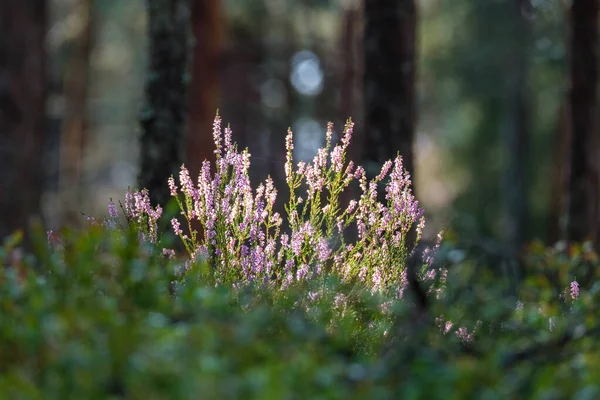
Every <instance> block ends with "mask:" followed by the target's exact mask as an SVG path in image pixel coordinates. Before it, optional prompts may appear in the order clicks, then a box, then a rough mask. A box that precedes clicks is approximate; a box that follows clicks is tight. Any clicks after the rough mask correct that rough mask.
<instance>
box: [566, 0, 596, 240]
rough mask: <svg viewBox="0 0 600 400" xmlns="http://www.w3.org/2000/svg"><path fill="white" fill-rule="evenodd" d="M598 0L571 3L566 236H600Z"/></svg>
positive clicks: (581, 237)
mask: <svg viewBox="0 0 600 400" xmlns="http://www.w3.org/2000/svg"><path fill="white" fill-rule="evenodd" d="M598 9H599V1H598V0H576V1H573V2H572V6H571V15H570V18H571V27H570V38H569V39H570V48H571V54H570V56H571V89H570V93H569V95H570V103H571V121H570V123H571V132H572V135H571V138H572V140H571V160H570V173H569V207H568V218H567V231H566V237H567V240H569V241H583V240H586V239H591V240H594V241H597V239H598V222H599V221H598V202H599V198H598V166H597V158H598V150H597V140H596V127H597V121H596V112H597V107H596V106H597V85H598V56H597V54H598Z"/></svg>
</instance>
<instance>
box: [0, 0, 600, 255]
mask: <svg viewBox="0 0 600 400" xmlns="http://www.w3.org/2000/svg"><path fill="white" fill-rule="evenodd" d="M597 23H598V1H597V0H576V1H572V2H569V1H561V0H476V1H473V0H365V1H364V2H363V1H359V0H172V1H166V0H146V1H144V0H21V1H9V0H4V1H1V2H0V164H1V165H2V168H1V170H2V171H1V172H0V197H1V199H2V200H1V204H0V219H1V221H0V225H1V226H2V227H1V228H0V236H4V235H6V234H7V233H9V232H10V231H11V230H14V229H16V228H17V227H19V226H22V225H23V224H25V223H26V222H25V221H27V219H28V218H29V217H30V216H31V215H32V214H35V213H36V210H41V215H42V218H43V221H44V223H45V224H46V225H47V226H48V228H52V229H56V228H59V227H61V226H63V225H66V224H69V225H78V224H83V223H85V219H84V218H83V217H82V216H81V212H85V213H86V214H89V215H97V216H100V215H103V214H106V212H107V211H106V205H107V203H108V200H109V198H111V197H112V198H113V199H115V200H118V199H122V198H123V197H124V193H125V191H126V189H127V187H128V186H132V187H135V186H138V184H144V185H146V186H153V185H154V186H156V185H157V183H156V180H157V179H158V181H159V182H162V185H163V190H165V191H166V190H167V189H166V184H167V183H166V177H168V176H169V175H170V174H171V173H172V172H173V168H175V171H177V169H178V167H179V165H180V164H181V162H182V161H185V163H186V165H188V166H189V167H190V168H191V169H192V170H193V171H194V175H195V171H197V170H198V169H199V167H200V163H201V161H202V160H203V159H204V158H210V157H211V153H212V150H213V145H212V136H211V135H212V121H213V118H214V115H215V112H216V110H217V108H218V109H219V110H220V115H221V116H222V117H223V120H224V122H225V123H226V124H227V123H230V124H231V128H232V129H233V134H234V138H235V140H236V141H237V142H238V143H239V144H240V147H241V148H244V147H246V146H248V147H249V150H250V152H251V154H252V179H253V182H257V181H258V180H259V179H264V178H265V177H266V176H267V174H271V176H273V177H274V179H276V181H277V184H278V187H279V188H280V189H283V188H284V187H285V186H283V185H284V170H283V163H284V160H285V145H284V138H285V135H286V131H287V128H288V126H291V128H292V130H293V131H294V134H295V138H296V148H295V156H296V158H297V159H306V160H308V159H312V157H313V155H314V154H315V152H316V149H317V148H318V147H319V146H321V145H323V143H324V139H325V135H324V133H325V128H326V124H327V122H328V121H333V122H334V123H335V124H336V125H335V127H336V128H335V133H336V135H337V137H338V138H339V134H340V133H341V130H342V128H343V126H344V122H345V120H346V118H348V117H352V118H353V120H354V121H355V123H356V129H355V133H356V134H355V140H354V145H353V146H352V151H351V152H352V154H351V159H352V160H355V161H357V162H358V163H361V164H363V165H365V166H366V168H367V171H369V173H370V174H371V176H374V175H375V174H376V173H377V172H376V171H378V169H379V168H380V167H381V165H382V164H383V162H384V161H386V160H387V159H390V158H393V157H394V156H395V154H396V152H398V151H400V152H401V154H402V155H403V156H404V158H405V166H406V167H407V168H409V169H410V170H411V171H412V172H414V174H415V178H414V181H415V190H416V194H417V198H418V199H419V200H420V201H421V203H422V205H423V206H424V207H425V210H426V212H427V214H428V227H427V228H428V230H427V232H428V234H429V235H432V234H433V233H434V232H436V231H437V230H439V229H440V228H445V227H451V228H452V231H453V232H455V233H456V235H457V237H460V238H464V240H471V241H484V240H494V241H495V242H496V243H503V245H505V246H508V248H510V249H518V248H519V247H520V246H521V245H522V244H523V243H526V242H528V241H530V240H532V239H534V238H541V239H543V240H545V241H547V242H556V241H557V240H559V239H561V238H569V239H573V240H584V239H586V238H591V239H597V237H598V226H599V224H598V212H597V210H598V206H599V201H598V174H597V165H596V163H597V160H598V151H597V147H596V146H597V144H596V141H597V137H598V130H597V126H596V121H595V114H596V113H597V111H598V105H597V100H596V97H597V95H596V87H597V81H598V79H597V75H598V71H597V59H596V57H597V52H598V40H597V36H598V30H597ZM574 105H575V106H574ZM173 143H174V144H173ZM152 146H155V147H152ZM156 149H160V151H161V154H156V151H158V150H156ZM140 166H142V167H141V168H140ZM156 166H161V167H163V168H162V172H155V170H156ZM153 174H154V175H153ZM157 174H158V175H157ZM163 178H164V179H163ZM138 179H139V180H138ZM281 192H284V190H281V191H280V193H281ZM157 196H158V197H155V199H156V198H160V193H158V194H157Z"/></svg>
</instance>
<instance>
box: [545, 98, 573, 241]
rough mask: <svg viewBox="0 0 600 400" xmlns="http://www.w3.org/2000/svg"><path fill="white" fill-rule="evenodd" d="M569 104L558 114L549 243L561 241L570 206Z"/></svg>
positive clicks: (551, 188)
mask: <svg viewBox="0 0 600 400" xmlns="http://www.w3.org/2000/svg"><path fill="white" fill-rule="evenodd" d="M569 115H570V113H569V104H568V103H565V104H562V105H561V107H560V110H559V114H558V120H557V126H556V133H555V139H554V152H553V153H554V154H553V158H552V160H553V163H552V177H551V179H552V183H551V187H550V216H549V218H548V238H547V241H548V242H549V243H556V242H558V241H559V240H560V238H561V236H562V233H563V232H564V231H565V229H564V226H565V224H564V222H563V221H564V216H565V213H566V211H567V205H568V202H567V200H568V183H569V179H568V178H569V177H568V175H569V159H570V157H569V154H570V153H571V151H570V150H571V149H570V148H569V146H570V145H571V131H570V128H571V127H570V125H569Z"/></svg>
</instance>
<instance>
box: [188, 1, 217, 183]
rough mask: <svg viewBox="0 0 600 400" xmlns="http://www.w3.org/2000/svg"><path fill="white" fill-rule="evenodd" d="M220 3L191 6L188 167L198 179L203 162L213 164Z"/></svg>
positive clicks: (200, 2)
mask: <svg viewBox="0 0 600 400" xmlns="http://www.w3.org/2000/svg"><path fill="white" fill-rule="evenodd" d="M221 14H222V11H221V1H220V0H195V1H194V2H193V5H192V29H193V33H194V63H193V67H192V82H191V87H190V129H189V133H188V138H187V146H186V166H187V168H188V169H189V170H190V174H191V176H192V177H195V176H196V175H197V174H198V172H199V171H200V168H201V167H202V162H203V161H204V160H209V161H211V162H213V161H214V153H213V151H214V143H213V137H212V122H213V120H214V118H215V112H216V110H217V104H218V99H219V69H220V68H219V67H220V61H221V53H222V42H223V28H222V27H223V23H224V21H223V18H222V15H221Z"/></svg>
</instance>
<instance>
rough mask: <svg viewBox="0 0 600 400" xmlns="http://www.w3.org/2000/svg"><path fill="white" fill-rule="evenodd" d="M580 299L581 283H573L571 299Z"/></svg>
mask: <svg viewBox="0 0 600 400" xmlns="http://www.w3.org/2000/svg"><path fill="white" fill-rule="evenodd" d="M578 297H579V283H578V282H577V281H573V282H571V298H572V299H573V300H577V298H578Z"/></svg>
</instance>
